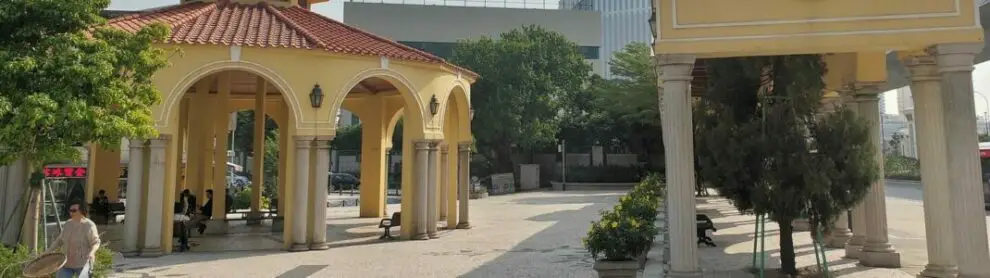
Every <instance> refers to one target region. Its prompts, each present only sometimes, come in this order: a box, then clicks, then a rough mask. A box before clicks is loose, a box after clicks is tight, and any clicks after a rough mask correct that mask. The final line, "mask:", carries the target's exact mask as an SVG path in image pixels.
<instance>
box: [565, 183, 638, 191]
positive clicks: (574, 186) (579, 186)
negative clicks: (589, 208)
mask: <svg viewBox="0 0 990 278" xmlns="http://www.w3.org/2000/svg"><path fill="white" fill-rule="evenodd" d="M550 184H551V185H553V190H558V191H559V190H563V189H564V188H563V187H564V184H563V183H561V182H559V181H551V182H550ZM633 187H636V183H635V182H568V183H567V190H630V189H632V188H633Z"/></svg>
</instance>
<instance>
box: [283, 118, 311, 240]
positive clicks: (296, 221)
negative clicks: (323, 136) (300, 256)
mask: <svg viewBox="0 0 990 278" xmlns="http://www.w3.org/2000/svg"><path fill="white" fill-rule="evenodd" d="M293 140H295V144H296V153H295V158H296V161H295V165H293V166H294V167H295V168H296V169H295V170H296V171H295V174H296V176H295V177H294V181H295V184H293V187H292V246H291V247H289V251H306V250H309V245H308V244H306V241H307V238H306V235H307V230H306V222H307V221H306V216H307V215H308V212H309V207H308V206H309V202H307V200H306V196H307V195H309V194H308V193H309V168H310V167H309V148H310V146H311V145H312V144H313V137H309V136H295V137H294V138H293Z"/></svg>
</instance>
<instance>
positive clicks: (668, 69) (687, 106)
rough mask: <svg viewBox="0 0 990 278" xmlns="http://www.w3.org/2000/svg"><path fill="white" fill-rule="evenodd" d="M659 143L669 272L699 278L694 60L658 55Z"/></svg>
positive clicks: (686, 57) (691, 58)
mask: <svg viewBox="0 0 990 278" xmlns="http://www.w3.org/2000/svg"><path fill="white" fill-rule="evenodd" d="M657 59H658V61H657V62H658V63H659V66H660V68H661V69H660V70H661V72H662V73H663V74H662V75H661V76H660V80H661V81H662V87H663V88H662V92H660V98H661V99H660V103H661V104H660V105H661V107H660V108H661V114H662V116H661V120H662V121H663V122H662V124H663V142H664V150H665V153H666V154H667V155H666V158H665V159H666V165H667V169H666V172H667V190H668V192H669V196H668V197H667V201H668V202H669V203H668V205H669V209H670V212H669V213H668V217H670V238H671V240H670V247H671V256H670V272H671V276H673V277H694V276H699V277H700V274H701V272H700V270H701V269H700V268H699V266H698V245H697V238H696V234H697V231H696V229H695V197H694V192H695V177H694V130H693V126H692V120H691V102H690V101H691V95H690V94H691V90H690V89H691V79H692V77H691V70H692V69H693V68H694V61H695V58H694V56H691V55H659V56H658V57H657Z"/></svg>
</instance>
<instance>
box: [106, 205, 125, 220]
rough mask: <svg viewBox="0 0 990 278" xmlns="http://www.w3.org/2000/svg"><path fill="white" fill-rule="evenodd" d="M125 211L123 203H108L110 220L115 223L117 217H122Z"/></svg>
mask: <svg viewBox="0 0 990 278" xmlns="http://www.w3.org/2000/svg"><path fill="white" fill-rule="evenodd" d="M125 209H126V208H125V206H124V203H121V202H116V203H110V220H113V221H116V220H117V215H124V210H125Z"/></svg>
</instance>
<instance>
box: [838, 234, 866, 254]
mask: <svg viewBox="0 0 990 278" xmlns="http://www.w3.org/2000/svg"><path fill="white" fill-rule="evenodd" d="M862 251H863V236H856V235H853V237H852V238H849V241H847V242H846V255H845V256H843V257H844V258H847V259H859V254H860V252H862Z"/></svg>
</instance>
